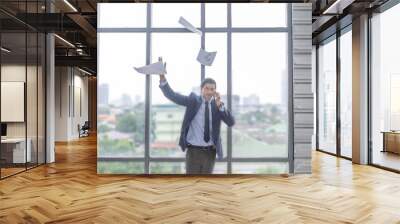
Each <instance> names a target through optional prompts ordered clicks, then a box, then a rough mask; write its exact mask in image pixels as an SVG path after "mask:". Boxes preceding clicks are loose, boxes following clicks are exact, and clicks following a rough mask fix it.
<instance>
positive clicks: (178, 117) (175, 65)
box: [150, 33, 200, 157]
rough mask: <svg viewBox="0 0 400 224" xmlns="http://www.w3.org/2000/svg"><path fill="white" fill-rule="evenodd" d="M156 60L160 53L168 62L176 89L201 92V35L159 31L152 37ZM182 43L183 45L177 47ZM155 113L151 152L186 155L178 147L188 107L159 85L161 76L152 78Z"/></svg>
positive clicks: (158, 154)
mask: <svg viewBox="0 0 400 224" xmlns="http://www.w3.org/2000/svg"><path fill="white" fill-rule="evenodd" d="M152 41H153V42H152V49H153V52H152V54H151V55H152V61H153V62H154V61H157V60H158V57H159V56H162V57H163V60H164V61H165V62H167V72H168V74H167V75H166V78H167V80H168V83H169V84H170V86H171V87H172V88H173V90H174V91H175V92H179V93H181V94H184V95H189V94H190V92H196V93H197V94H199V93H200V64H199V63H198V62H197V61H196V57H197V53H198V51H199V49H200V36H199V35H193V34H189V33H162V34H160V33H157V34H153V39H152ZM178 45H179V48H177V47H176V46H178ZM152 97H153V98H152V109H151V110H152V112H151V122H150V128H151V129H150V132H151V133H152V136H151V138H150V139H151V142H150V155H151V156H153V157H183V156H184V155H185V154H184V153H183V152H182V150H181V148H180V147H179V146H178V142H179V135H180V129H181V125H182V120H183V115H184V110H185V107H183V106H179V105H176V104H174V103H173V102H171V101H170V100H168V99H167V98H166V97H165V96H164V95H163V93H162V92H161V90H160V88H159V78H158V76H153V79H152Z"/></svg>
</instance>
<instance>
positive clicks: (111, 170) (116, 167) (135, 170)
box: [97, 159, 144, 174]
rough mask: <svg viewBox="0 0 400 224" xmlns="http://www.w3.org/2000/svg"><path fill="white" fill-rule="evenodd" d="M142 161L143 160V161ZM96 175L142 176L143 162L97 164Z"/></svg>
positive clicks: (102, 162)
mask: <svg viewBox="0 0 400 224" xmlns="http://www.w3.org/2000/svg"><path fill="white" fill-rule="evenodd" d="M143 160H144V159H143ZM97 173H101V174H142V173H144V163H143V162H108V161H107V162H104V161H101V162H97Z"/></svg>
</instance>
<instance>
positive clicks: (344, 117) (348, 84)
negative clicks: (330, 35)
mask: <svg viewBox="0 0 400 224" xmlns="http://www.w3.org/2000/svg"><path fill="white" fill-rule="evenodd" d="M351 42H352V35H351V30H350V31H349V32H347V33H345V34H344V35H342V36H341V37H340V69H341V71H340V122H341V124H340V127H341V137H340V141H341V146H340V150H341V154H342V155H343V156H346V157H349V158H351V156H352V148H351V144H352V143H351V141H352V138H351V136H352V125H351V124H352V96H353V95H352V78H353V76H352V74H353V71H352V49H351V48H352V44H351Z"/></svg>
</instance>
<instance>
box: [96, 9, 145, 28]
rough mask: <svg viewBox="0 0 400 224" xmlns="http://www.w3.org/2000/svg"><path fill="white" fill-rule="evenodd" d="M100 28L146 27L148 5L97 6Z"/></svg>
mask: <svg viewBox="0 0 400 224" xmlns="http://www.w3.org/2000/svg"><path fill="white" fill-rule="evenodd" d="M97 9H98V11H97V15H98V27H99V28H112V27H118V28H129V27H146V12H147V6H146V3H135V4H132V3H99V4H97Z"/></svg>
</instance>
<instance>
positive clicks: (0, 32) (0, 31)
mask: <svg viewBox="0 0 400 224" xmlns="http://www.w3.org/2000/svg"><path fill="white" fill-rule="evenodd" d="M2 33H3V32H2V23H0V47H1V46H2ZM1 55H2V53H1V52H0V124H2V122H1V110H2V108H1V76H2V74H1V70H2V69H1V68H2V63H1V62H2V58H1ZM1 145H2V144H0V158H2V156H1V150H2V148H1ZM0 179H2V177H1V161H0Z"/></svg>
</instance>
